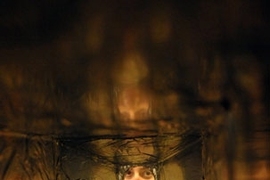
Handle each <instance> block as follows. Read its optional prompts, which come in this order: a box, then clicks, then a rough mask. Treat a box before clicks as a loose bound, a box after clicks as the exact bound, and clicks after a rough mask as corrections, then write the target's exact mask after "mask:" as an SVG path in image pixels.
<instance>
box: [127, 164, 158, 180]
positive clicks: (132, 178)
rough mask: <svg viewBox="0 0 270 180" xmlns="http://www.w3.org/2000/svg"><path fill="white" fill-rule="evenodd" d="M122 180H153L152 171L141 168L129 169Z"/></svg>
mask: <svg viewBox="0 0 270 180" xmlns="http://www.w3.org/2000/svg"><path fill="white" fill-rule="evenodd" d="M124 180H155V177H154V174H153V173H152V171H151V170H150V169H149V168H147V167H143V166H136V167H131V168H129V169H128V170H127V171H126V172H125V174H124Z"/></svg>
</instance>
